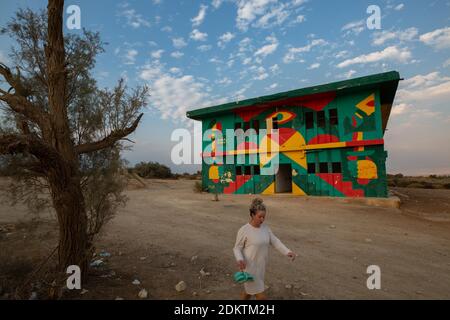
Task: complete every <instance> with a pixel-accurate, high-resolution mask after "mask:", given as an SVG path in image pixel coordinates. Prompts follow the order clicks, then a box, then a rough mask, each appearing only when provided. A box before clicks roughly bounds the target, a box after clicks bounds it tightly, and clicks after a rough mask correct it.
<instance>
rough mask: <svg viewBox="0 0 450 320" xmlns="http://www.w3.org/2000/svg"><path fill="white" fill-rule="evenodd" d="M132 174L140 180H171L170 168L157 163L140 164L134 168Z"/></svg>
mask: <svg viewBox="0 0 450 320" xmlns="http://www.w3.org/2000/svg"><path fill="white" fill-rule="evenodd" d="M134 172H135V173H137V174H138V175H139V176H140V177H141V178H158V179H168V178H172V172H171V171H170V168H169V167H167V166H165V165H163V164H160V163H158V162H140V163H138V164H137V165H135V166H134Z"/></svg>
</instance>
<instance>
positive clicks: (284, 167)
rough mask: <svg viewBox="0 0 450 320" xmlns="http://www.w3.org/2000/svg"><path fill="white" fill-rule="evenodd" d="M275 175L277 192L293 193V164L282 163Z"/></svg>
mask: <svg viewBox="0 0 450 320" xmlns="http://www.w3.org/2000/svg"><path fill="white" fill-rule="evenodd" d="M279 166H280V167H279V168H278V173H277V174H276V176H275V193H292V166H291V165H290V164H280V165H279Z"/></svg>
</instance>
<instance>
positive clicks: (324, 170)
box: [319, 162, 328, 173]
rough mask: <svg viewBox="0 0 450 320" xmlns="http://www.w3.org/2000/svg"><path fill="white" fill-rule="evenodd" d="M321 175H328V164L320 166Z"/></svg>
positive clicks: (322, 163) (324, 163) (323, 163)
mask: <svg viewBox="0 0 450 320" xmlns="http://www.w3.org/2000/svg"><path fill="white" fill-rule="evenodd" d="M319 171H320V173H328V162H321V163H320V164H319Z"/></svg>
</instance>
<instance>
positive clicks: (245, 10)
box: [236, 0, 276, 30]
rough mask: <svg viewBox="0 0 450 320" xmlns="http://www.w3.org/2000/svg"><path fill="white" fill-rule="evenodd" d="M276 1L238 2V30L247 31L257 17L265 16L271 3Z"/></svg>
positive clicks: (249, 0) (250, 0) (240, 0)
mask: <svg viewBox="0 0 450 320" xmlns="http://www.w3.org/2000/svg"><path fill="white" fill-rule="evenodd" d="M275 2H276V0H238V1H237V6H238V10H237V17H236V24H237V27H238V29H240V30H246V29H247V28H248V25H249V24H250V23H251V22H252V21H253V20H255V18H256V17H257V16H260V15H263V14H264V13H265V12H266V10H267V8H268V6H269V5H270V4H271V3H275Z"/></svg>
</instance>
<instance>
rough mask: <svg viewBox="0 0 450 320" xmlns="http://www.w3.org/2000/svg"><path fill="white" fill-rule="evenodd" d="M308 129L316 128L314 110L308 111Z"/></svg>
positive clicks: (306, 115) (306, 114)
mask: <svg viewBox="0 0 450 320" xmlns="http://www.w3.org/2000/svg"><path fill="white" fill-rule="evenodd" d="M305 117H306V129H311V128H314V113H312V112H306V113H305Z"/></svg>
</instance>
